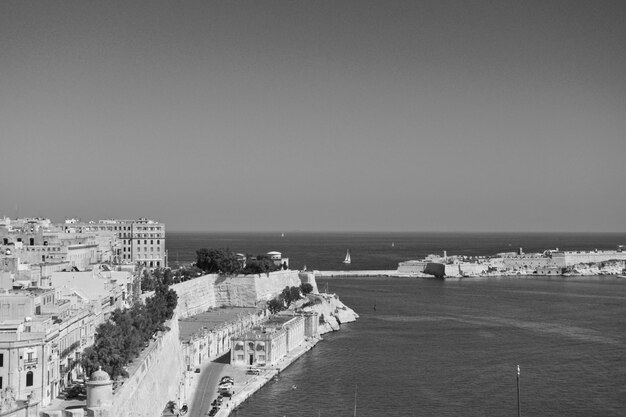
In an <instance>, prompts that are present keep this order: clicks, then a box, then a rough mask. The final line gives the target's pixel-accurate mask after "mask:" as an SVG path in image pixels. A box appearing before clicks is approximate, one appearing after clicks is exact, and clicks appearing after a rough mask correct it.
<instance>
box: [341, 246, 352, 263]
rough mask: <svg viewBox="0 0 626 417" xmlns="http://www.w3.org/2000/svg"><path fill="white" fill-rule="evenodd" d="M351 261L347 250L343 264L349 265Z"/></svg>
mask: <svg viewBox="0 0 626 417" xmlns="http://www.w3.org/2000/svg"><path fill="white" fill-rule="evenodd" d="M351 262H352V261H351V260H350V249H348V252H347V253H346V259H344V260H343V263H344V264H349V263H351Z"/></svg>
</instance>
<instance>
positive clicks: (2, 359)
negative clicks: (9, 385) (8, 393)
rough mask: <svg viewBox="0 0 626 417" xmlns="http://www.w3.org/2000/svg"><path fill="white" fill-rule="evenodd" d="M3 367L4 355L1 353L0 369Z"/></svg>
mask: <svg viewBox="0 0 626 417" xmlns="http://www.w3.org/2000/svg"><path fill="white" fill-rule="evenodd" d="M1 366H4V353H0V367H1ZM0 388H2V387H1V386H0Z"/></svg>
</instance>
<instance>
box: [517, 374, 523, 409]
mask: <svg viewBox="0 0 626 417" xmlns="http://www.w3.org/2000/svg"><path fill="white" fill-rule="evenodd" d="M519 392H520V389H519V365H517V417H521V415H522V409H521V406H520V399H519V396H520V395H519Z"/></svg>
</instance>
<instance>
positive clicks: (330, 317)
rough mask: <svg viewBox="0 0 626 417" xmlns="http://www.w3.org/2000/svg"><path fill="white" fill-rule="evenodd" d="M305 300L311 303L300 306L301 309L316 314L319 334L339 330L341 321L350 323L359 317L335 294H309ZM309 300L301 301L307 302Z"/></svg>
mask: <svg viewBox="0 0 626 417" xmlns="http://www.w3.org/2000/svg"><path fill="white" fill-rule="evenodd" d="M307 300H309V301H312V303H310V305H307V306H306V307H302V310H303V311H311V312H316V313H317V314H318V319H319V325H318V331H319V333H320V334H324V333H328V332H332V331H336V330H339V329H340V327H341V324H342V323H350V322H353V321H356V319H358V318H359V315H358V314H357V313H355V312H354V310H352V309H351V308H349V307H347V306H346V305H344V304H343V303H342V302H341V300H339V297H338V296H337V295H336V294H326V293H320V294H309V295H308V296H307ZM309 301H303V303H306V304H308V303H309Z"/></svg>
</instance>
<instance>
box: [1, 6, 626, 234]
mask: <svg viewBox="0 0 626 417" xmlns="http://www.w3.org/2000/svg"><path fill="white" fill-rule="evenodd" d="M624 22H626V2H624V1H623V0H619V1H603V0H601V1H592V0H589V1H573V0H568V1H546V0H539V1H518V0H515V1H508V0H498V1H495V0H494V1H483V0H465V1H447V0H432V1H419V0H409V1H388V0H384V1H383V0H379V1H367V0H355V1H350V0H341V1H337V0H329V1H324V0H311V1H302V0H287V1H271V0H268V1H265V0H264V1H258V0H250V1H243V0H242V1H237V0H223V1H211V0H201V1H200V0H199V1H159V0H150V1H145V2H142V1H132V2H129V1H84V0H80V1H61V0H59V1H49V0H45V1H24V0H15V1H14V0H3V1H2V2H0V39H1V42H0V216H9V217H12V218H13V217H16V216H19V217H31V216H32V217H34V216H38V217H47V218H51V219H53V220H55V221H62V220H64V219H65V218H81V219H82V220H91V219H95V220H97V219H104V218H139V217H148V218H152V219H155V220H159V221H162V222H165V224H166V229H167V230H170V231H174V230H180V231H187V230H206V231H295V230H302V231H445V232H455V231H484V232H508V231H525V232H537V231H546V232H625V231H626V221H625V220H626V186H625V183H624V181H625V179H626V164H625V155H626V152H625V151H626V47H625V45H626V24H625V23H624Z"/></svg>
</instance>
